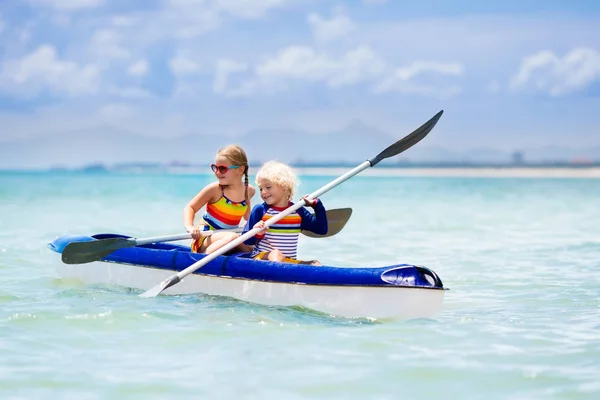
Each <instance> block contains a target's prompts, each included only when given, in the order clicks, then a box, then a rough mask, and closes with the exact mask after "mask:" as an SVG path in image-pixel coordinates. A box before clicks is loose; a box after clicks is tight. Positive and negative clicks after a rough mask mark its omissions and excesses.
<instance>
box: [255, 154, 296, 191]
mask: <svg viewBox="0 0 600 400" xmlns="http://www.w3.org/2000/svg"><path fill="white" fill-rule="evenodd" d="M260 179H266V180H269V181H271V182H272V183H273V184H275V185H278V186H281V187H282V188H283V189H284V190H285V191H287V193H288V200H292V197H293V196H294V193H295V192H296V186H297V185H298V184H299V181H298V177H297V176H296V174H295V173H294V170H292V168H291V167H290V166H289V165H286V164H283V163H281V162H279V161H274V160H273V161H267V162H266V163H264V164H263V166H262V167H261V168H260V170H259V171H258V172H257V174H256V184H257V185H258V181H259V180H260Z"/></svg>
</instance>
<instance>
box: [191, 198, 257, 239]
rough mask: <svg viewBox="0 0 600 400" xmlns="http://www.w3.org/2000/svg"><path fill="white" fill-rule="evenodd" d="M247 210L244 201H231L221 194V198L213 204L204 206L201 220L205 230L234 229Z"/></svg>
mask: <svg viewBox="0 0 600 400" xmlns="http://www.w3.org/2000/svg"><path fill="white" fill-rule="evenodd" d="M246 210H248V204H246V200H242V201H240V202H237V201H231V200H229V199H228V198H227V197H225V194H224V193H221V198H220V199H219V200H217V201H216V202H214V203H209V204H207V205H206V212H205V213H204V215H203V216H202V220H203V221H204V223H205V224H206V228H205V230H214V229H235V228H237V227H238V226H239V224H240V221H241V220H242V217H243V216H244V214H246Z"/></svg>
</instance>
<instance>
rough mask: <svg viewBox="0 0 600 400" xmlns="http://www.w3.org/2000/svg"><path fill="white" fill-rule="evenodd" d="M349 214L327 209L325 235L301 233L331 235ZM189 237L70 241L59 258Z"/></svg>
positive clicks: (88, 258)
mask: <svg viewBox="0 0 600 400" xmlns="http://www.w3.org/2000/svg"><path fill="white" fill-rule="evenodd" d="M351 215H352V209H351V208H336V209H333V210H327V221H328V223H329V229H328V231H327V233H326V234H325V235H317V234H315V233H313V232H310V231H302V233H303V234H305V235H307V236H310V237H314V238H322V237H329V236H333V235H335V234H337V233H339V232H340V231H341V230H342V229H343V228H344V226H345V225H346V222H348V220H349V219H350V216H351ZM242 231H243V227H240V228H237V229H221V230H210V231H202V232H201V233H202V235H203V236H210V235H212V234H213V233H216V232H236V233H239V232H242ZM191 238H192V234H191V233H183V234H178V235H170V236H158V237H153V238H147V239H136V238H107V239H98V240H93V241H89V242H71V243H69V244H67V245H66V246H65V248H64V249H63V251H62V256H61V258H62V261H63V262H64V263H65V264H85V263H89V262H92V261H98V260H101V259H102V258H104V257H106V256H107V255H109V254H110V253H112V252H113V251H116V250H119V249H126V248H128V247H135V246H141V245H144V244H150V243H160V242H171V241H176V240H185V239H191Z"/></svg>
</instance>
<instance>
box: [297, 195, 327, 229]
mask: <svg viewBox="0 0 600 400" xmlns="http://www.w3.org/2000/svg"><path fill="white" fill-rule="evenodd" d="M313 208H314V210H315V214H314V215H313V214H311V213H310V212H309V211H308V210H307V209H306V208H305V207H301V208H299V209H298V214H300V217H302V223H301V225H300V228H301V229H302V230H305V231H311V232H314V233H316V234H317V235H325V234H326V233H327V230H328V223H327V211H326V210H325V206H324V205H323V202H322V201H321V199H317V204H315V205H314V207H313Z"/></svg>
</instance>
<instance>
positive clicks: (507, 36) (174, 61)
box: [0, 0, 600, 150]
mask: <svg viewBox="0 0 600 400" xmlns="http://www.w3.org/2000/svg"><path fill="white" fill-rule="evenodd" d="M441 109H443V110H444V111H445V113H444V116H443V117H442V119H441V120H440V123H439V124H438V126H437V127H436V128H435V130H434V133H432V134H431V135H430V137H428V138H427V143H428V145H433V146H443V147H446V148H449V149H464V148H477V147H491V148H495V149H501V150H512V149H518V148H528V147H541V146H571V147H583V148H585V147H589V146H598V145H600V2H597V1H585V0H573V1H552V0H545V1H542V0H540V1H534V0H520V1H513V0H503V1H491V0H490V1H485V2H481V1H480V2H474V1H470V0H469V1H464V0H453V1H450V0H444V1H442V0H431V1H418V0H414V1H413V0H402V1H400V0H397V1H392V0H387V1H385V0H356V1H329V0H131V1H127V2H125V1H121V0H10V1H1V2H0V145H1V143H2V142H6V141H13V140H16V139H21V138H30V137H34V136H37V137H40V136H44V137H47V136H52V135H59V134H61V133H63V132H73V131H82V132H83V131H86V130H90V129H95V128H98V127H106V128H115V129H123V130H127V131H131V132H135V133H137V134H141V135H145V136H149V137H162V138H177V137H181V136H184V135H189V134H194V135H224V137H228V136H231V135H238V134H242V133H245V132H250V131H252V130H257V129H285V130H289V129H295V130H300V131H307V132H315V133H319V132H328V131H332V130H339V129H342V128H343V127H344V126H347V125H348V124H351V123H353V121H357V120H359V121H361V122H362V123H364V124H367V125H369V126H372V127H375V128H378V129H381V130H383V131H385V132H386V133H389V134H390V135H391V136H394V137H398V138H399V137H401V136H403V135H405V134H407V133H409V132H410V131H411V130H413V129H414V128H416V127H418V126H419V125H420V124H421V123H423V122H425V121H426V120H427V119H429V118H430V117H431V116H433V115H434V114H435V113H437V112H438V111H439V110H441ZM298 139H301V138H300V137H299V138H298Z"/></svg>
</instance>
